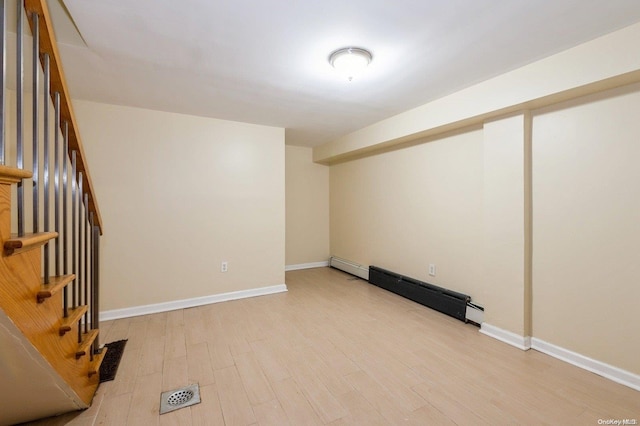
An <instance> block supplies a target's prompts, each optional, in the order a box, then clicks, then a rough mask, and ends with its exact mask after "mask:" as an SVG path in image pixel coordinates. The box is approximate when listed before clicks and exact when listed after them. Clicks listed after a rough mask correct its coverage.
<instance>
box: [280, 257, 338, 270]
mask: <svg viewBox="0 0 640 426" xmlns="http://www.w3.org/2000/svg"><path fill="white" fill-rule="evenodd" d="M325 266H329V261H328V260H325V261H324V262H312V263H299V264H297V265H286V266H285V267H284V271H285V272H288V271H298V270H300V269H312V268H324V267H325Z"/></svg>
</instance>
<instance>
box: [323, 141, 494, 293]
mask: <svg viewBox="0 0 640 426" xmlns="http://www.w3.org/2000/svg"><path fill="white" fill-rule="evenodd" d="M482 147H483V140H482V131H480V130H475V131H469V132H467V133H463V134H459V135H455V136H451V137H448V138H444V139H440V140H436V141H432V142H429V143H423V144H420V145H416V146H413V147H409V148H405V149H401V150H397V151H392V152H388V153H385V154H381V155H375V156H371V157H367V158H363V159H359V160H355V161H351V162H347V163H343V164H339V165H335V166H332V167H331V172H330V175H331V202H330V208H331V254H332V255H335V256H339V257H343V258H345V259H349V260H353V261H356V262H358V263H361V264H364V265H376V266H380V267H383V268H386V269H390V270H393V271H396V272H400V273H402V274H405V275H408V276H411V277H415V278H419V279H424V280H426V281H428V282H430V283H433V284H437V285H442V286H445V287H447V288H450V289H452V290H457V291H461V292H465V293H469V294H471V295H473V296H474V298H475V299H476V300H477V301H478V302H479V303H481V302H482V301H483V296H484V291H483V290H482V288H481V287H480V285H481V273H482V261H481V252H482V232H483V230H482V203H483V198H482V181H483V165H482V163H483V148H482ZM430 263H433V264H435V265H436V272H437V273H436V276H435V277H430V276H428V265H429V264H430Z"/></svg>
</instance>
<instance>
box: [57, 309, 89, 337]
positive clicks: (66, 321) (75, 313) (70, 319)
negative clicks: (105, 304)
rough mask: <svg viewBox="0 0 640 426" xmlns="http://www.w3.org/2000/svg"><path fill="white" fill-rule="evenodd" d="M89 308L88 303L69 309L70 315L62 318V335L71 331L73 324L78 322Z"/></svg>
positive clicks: (60, 330)
mask: <svg viewBox="0 0 640 426" xmlns="http://www.w3.org/2000/svg"><path fill="white" fill-rule="evenodd" d="M88 309H89V307H88V306H87V305H83V306H78V307H77V308H73V309H69V313H68V316H67V317H66V318H62V320H61V321H60V329H59V332H60V335H61V336H64V334H65V333H66V332H68V331H71V327H72V326H73V324H75V323H76V322H78V321H79V320H80V318H82V316H83V315H84V314H85V312H87V310H88Z"/></svg>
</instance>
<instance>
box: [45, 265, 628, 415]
mask: <svg viewBox="0 0 640 426" xmlns="http://www.w3.org/2000/svg"><path fill="white" fill-rule="evenodd" d="M286 277H287V286H288V288H289V291H288V292H287V293H280V294H275V295H270V296H262V297H256V298H252V299H245V300H237V301H233V302H224V303H217V304H212V305H207V306H199V307H196V308H190V309H184V310H177V311H172V312H165V313H160V314H153V315H145V316H141V317H135V318H125V319H120V320H114V321H108V322H106V326H105V327H104V328H103V330H102V331H103V332H104V334H103V337H102V341H103V342H111V341H115V340H120V339H129V342H128V343H127V346H126V348H125V352H124V355H123V358H122V361H121V365H120V368H119V370H118V374H117V375H116V378H115V380H114V381H112V382H106V383H103V384H101V385H100V388H99V392H100V395H99V397H98V398H96V399H95V406H94V407H92V409H91V410H87V411H85V412H82V413H79V414H78V413H74V414H73V415H65V416H61V417H58V418H54V419H48V420H47V421H46V422H40V424H42V425H62V424H72V425H77V426H83V425H87V426H88V425H95V424H99V425H118V426H120V425H134V426H136V425H154V424H160V425H174V424H175V425H260V426H264V425H278V426H279V425H287V424H290V425H296V426H297V425H305V426H306V425H322V424H330V425H334V426H337V425H349V426H351V425H396V424H397V425H425V424H426V425H430V424H434V425H441V424H442V425H449V424H459V425H467V424H473V425H483V424H488V425H495V424H597V422H598V420H600V419H602V420H606V419H637V420H639V421H640V410H639V409H638V407H640V392H638V391H635V390H632V389H630V388H628V387H625V386H622V385H619V384H617V383H614V382H612V381H610V380H607V379H605V378H603V377H600V376H597V375H595V374H592V373H589V372H587V371H585V370H581V369H579V368H577V367H574V366H572V365H570V364H567V363H564V362H562V361H559V360H557V359H555V358H551V357H549V356H547V355H545V354H542V353H540V352H536V351H534V350H530V351H526V352H524V351H521V350H518V349H516V348H513V347H511V346H509V345H506V344H504V343H501V342H499V341H497V340H495V339H491V338H489V337H487V336H484V335H482V334H480V333H479V332H478V329H477V328H476V327H474V326H471V325H468V324H464V323H462V322H460V321H457V320H454V319H452V318H450V317H447V316H445V315H442V314H440V313H438V312H435V311H433V310H430V309H428V308H425V307H423V306H421V305H418V304H416V303H413V302H411V301H409V300H406V299H403V298H402V297H399V296H397V295H395V294H392V293H389V292H387V291H384V290H382V289H380V288H378V287H375V286H372V285H369V284H368V283H366V282H363V281H362V280H354V279H353V277H351V276H349V275H346V274H344V273H342V272H340V271H336V270H333V269H329V268H318V269H310V270H304V271H292V272H287V275H286ZM192 383H199V384H200V393H201V399H202V402H201V403H200V404H197V405H194V406H191V407H188V408H182V409H180V410H177V411H175V412H173V413H170V414H165V415H162V416H160V415H159V403H160V393H161V391H165V390H171V389H174V388H178V387H181V386H186V385H189V384H192Z"/></svg>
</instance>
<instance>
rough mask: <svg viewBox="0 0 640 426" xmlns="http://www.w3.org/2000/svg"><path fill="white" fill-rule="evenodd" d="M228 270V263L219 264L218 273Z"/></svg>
mask: <svg viewBox="0 0 640 426" xmlns="http://www.w3.org/2000/svg"><path fill="white" fill-rule="evenodd" d="M228 270H229V262H226V261H224V262H222V263H221V264H220V272H227V271H228Z"/></svg>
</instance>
